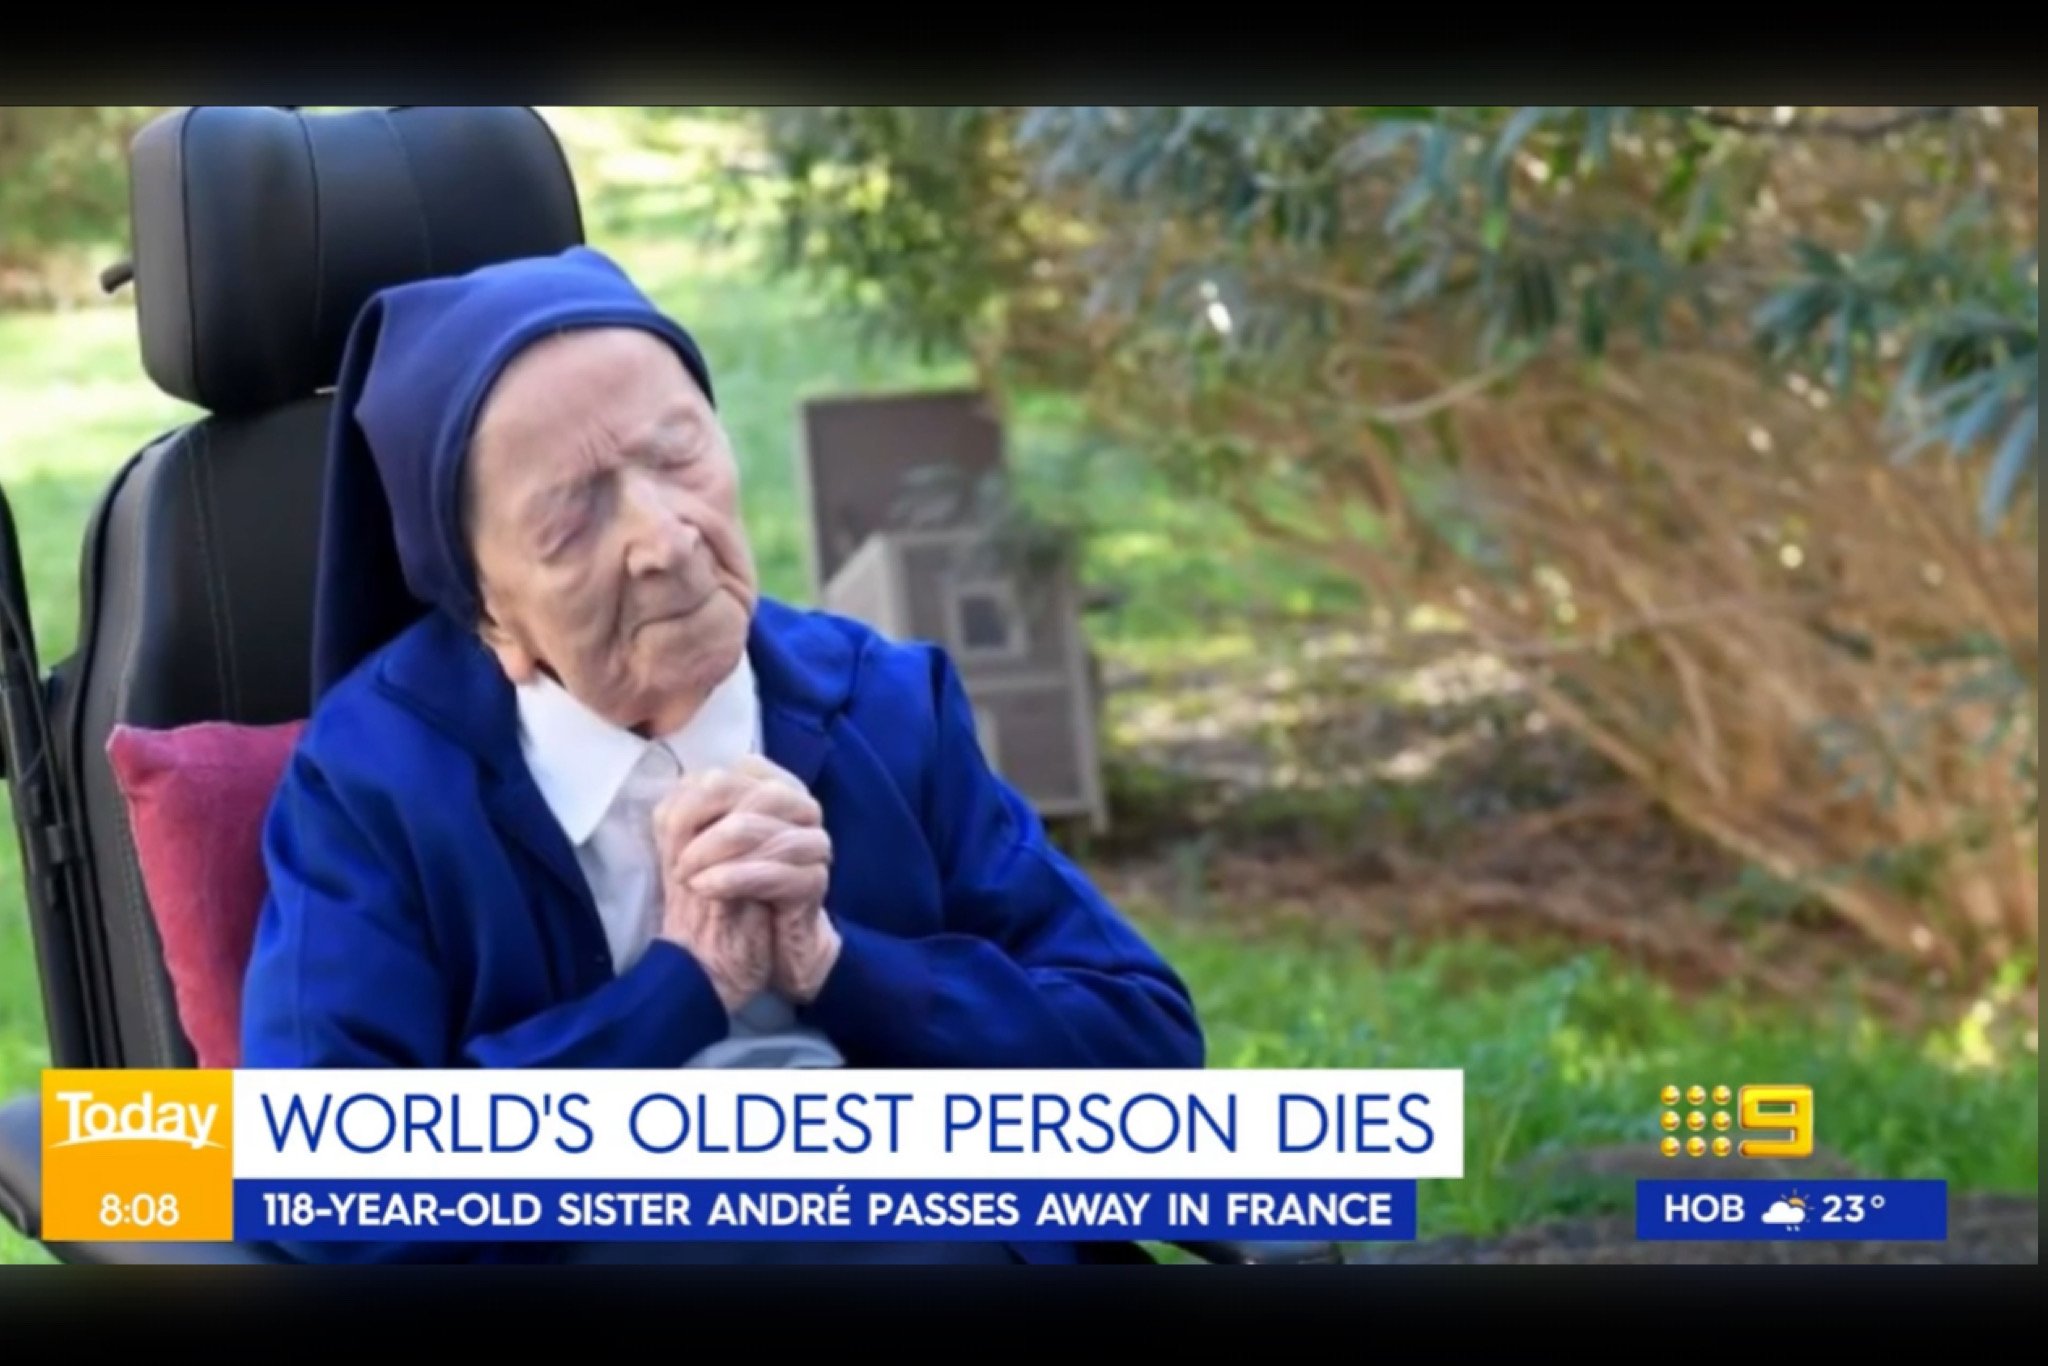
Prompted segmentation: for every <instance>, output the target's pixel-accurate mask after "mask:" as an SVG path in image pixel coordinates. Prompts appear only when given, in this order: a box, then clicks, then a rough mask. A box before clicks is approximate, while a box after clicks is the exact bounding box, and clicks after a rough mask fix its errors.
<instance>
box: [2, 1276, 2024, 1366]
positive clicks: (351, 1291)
mask: <svg viewBox="0 0 2048 1366" xmlns="http://www.w3.org/2000/svg"><path fill="white" fill-rule="evenodd" d="M2039 1304H2040V1269H2039V1267H2038V1265H2026V1266H1982V1267H1954V1266H1926V1265H1921V1266H1874V1267H1799V1266H1731V1267H1710V1266H1686V1267H1609V1266H1596V1267H1436V1266H1426V1267H1386V1266H1342V1267H1283V1266H1276V1267H1209V1268H1203V1267H1188V1266H1157V1267H1128V1268H1126V1267H1114V1268H1112V1267H1088V1268H1072V1267H1019V1268H1013V1269H997V1268H968V1267H955V1268H948V1267H837V1268H787V1269H777V1270H775V1271H773V1272H769V1271H763V1270H755V1269H739V1268H722V1267H703V1268H697V1267H693V1268H642V1267H616V1268H613V1267H573V1268H572V1267H522V1268H502V1269H484V1268H474V1267H448V1268H433V1267H428V1268H420V1267H415V1268H377V1269H374V1270H372V1269H366V1268H347V1269H335V1268H319V1269H314V1268H299V1267H282V1268H251V1269H242V1268H235V1269H221V1268H178V1267H168V1268H148V1269H135V1268H26V1267H25V1268H19V1269H9V1270H8V1271H7V1272H6V1273H5V1274H0V1343H4V1350H5V1351H6V1352H7V1353H8V1355H9V1356H10V1358H12V1357H13V1356H14V1353H15V1352H16V1351H17V1350H19V1349H25V1348H27V1347H28V1346H29V1344H30V1343H31V1342H33V1341H34V1340H35V1335H37V1334H41V1333H44V1332H50V1333H53V1334H55V1336H53V1337H52V1338H51V1339H50V1340H51V1342H52V1343H53V1345H54V1344H60V1343H61V1344H64V1345H68V1346H71V1347H80V1346H85V1345H88V1344H89V1345H91V1346H92V1347H93V1348H94V1351H93V1353H92V1355H93V1356H94V1357H95V1358H98V1357H99V1356H100V1355H101V1354H102V1352H101V1349H102V1348H107V1349H117V1348H118V1345H119V1342H120V1340H122V1339H123V1338H126V1337H127V1336H129V1335H130V1334H133V1335H135V1337H136V1341H138V1342H154V1343H156V1344H157V1346H158V1347H159V1348H161V1347H171V1346H177V1347H190V1348H195V1349H199V1350H219V1349H221V1348H228V1347H232V1346H235V1345H238V1344H239V1343H242V1342H252V1343H263V1344H267V1348H268V1350H269V1351H271V1352H275V1353H278V1354H279V1355H280V1357H281V1359H290V1358H291V1357H293V1356H294V1355H297V1354H299V1353H302V1352H303V1351H305V1350H306V1349H308V1348H309V1347H311V1346H313V1345H314V1344H316V1343H317V1344H320V1345H323V1346H325V1345H328V1344H330V1343H331V1344H332V1345H334V1346H336V1347H337V1348H339V1347H340V1345H341V1339H340V1336H339V1335H340V1334H343V1333H346V1332H348V1331H350V1330H353V1331H356V1332H359V1333H368V1334H369V1335H370V1338H369V1340H370V1341H372V1342H381V1343H382V1344H383V1346H384V1348H385V1349H386V1350H394V1349H399V1348H402V1347H408V1346H418V1345H420V1344H421V1341H422V1335H424V1334H425V1333H427V1332H429V1331H431V1332H432V1333H433V1334H435V1335H436V1336H439V1335H440V1334H443V1333H446V1334H448V1335H451V1336H455V1337H458V1338H459V1339H460V1345H461V1347H462V1349H463V1350H462V1351H461V1352H460V1353H458V1354H457V1355H458V1356H460V1357H461V1358H463V1359H474V1358H475V1353H476V1352H477V1351H479V1350H482V1349H485V1348H486V1347H487V1345H488V1344H489V1343H491V1342H492V1341H493V1340H504V1341H505V1342H506V1343H507V1345H509V1346H512V1347H524V1348H526V1349H528V1350H531V1349H532V1348H533V1347H534V1343H535V1341H536V1338H535V1336H534V1335H535V1334H536V1333H537V1332H538V1331H539V1330H543V1329H546V1330H561V1331H562V1332H563V1333H565V1334H567V1335H570V1336H571V1340H572V1341H573V1342H574V1343H575V1344H576V1345H575V1346H573V1347H571V1348H570V1349H569V1351H570V1352H571V1353H585V1352H589V1351H592V1350H608V1348H607V1347H605V1346H604V1344H610V1343H616V1344H618V1345H619V1346H624V1345H625V1344H626V1342H627V1341H629V1340H630V1339H638V1338H647V1339H649V1340H650V1342H649V1345H653V1344H657V1343H662V1342H666V1343H667V1344H668V1348H667V1350H668V1351H672V1352H674V1353H675V1354H676V1355H677V1356H679V1357H688V1356H692V1355H694V1356H697V1357H699V1358H700V1359H701V1357H702V1356H703V1353H704V1352H705V1351H706V1350H709V1344H710V1342H711V1341H712V1340H713V1339H715V1338H718V1337H721V1336H733V1337H737V1338H739V1339H741V1340H743V1341H744V1342H748V1343H751V1346H749V1347H747V1348H746V1350H748V1351H750V1352H760V1351H773V1352H775V1353H777V1354H785V1353H786V1352H789V1351H794V1350H801V1348H800V1347H799V1341H800V1338H801V1336H802V1335H803V1334H804V1333H805V1331H806V1330H809V1331H810V1332H813V1333H816V1334H817V1335H818V1336H819V1338H820V1339H821V1340H822V1341H823V1342H824V1343H825V1344H827V1350H829V1351H831V1352H832V1353H833V1354H834V1355H835V1356H836V1355H840V1354H843V1353H844V1352H845V1351H847V1350H848V1349H849V1348H850V1346H851V1345H852V1344H853V1343H854V1342H855V1341H858V1339H852V1338H849V1337H848V1334H849V1332H851V1331H853V1330H855V1329H857V1328H859V1327H861V1326H863V1325H865V1324H867V1323H872V1322H876V1321H877V1320H881V1321H893V1322H897V1323H901V1324H903V1325H905V1327H904V1329H903V1330H901V1331H900V1334H899V1335H898V1336H895V1337H891V1338H872V1339H869V1340H868V1344H869V1345H872V1346H874V1347H876V1348H877V1349H878V1350H884V1351H885V1352H886V1353H887V1354H888V1355H890V1356H892V1357H894V1356H896V1355H897V1354H898V1352H899V1351H900V1350H902V1349H907V1348H911V1347H917V1348H920V1349H922V1350H923V1351H924V1352H927V1353H936V1354H937V1355H938V1356H939V1357H940V1358H942V1359H957V1358H958V1357H960V1356H962V1355H965V1354H969V1353H971V1354H973V1355H977V1356H978V1355H983V1354H985V1353H986V1351H987V1349H988V1348H990V1347H992V1346H994V1345H996V1344H1001V1345H1002V1346H1003V1347H1005V1348H1009V1347H1012V1346H1015V1347H1017V1348H1018V1349H1019V1350H1024V1348H1023V1338H1024V1337H1025V1335H1027V1334H1029V1333H1031V1332H1032V1331H1033V1330H1036V1331H1037V1332H1038V1333H1040V1334H1042V1335H1045V1336H1047V1337H1049V1338H1050V1339H1051V1340H1052V1341H1053V1342H1055V1343H1058V1344H1062V1345H1063V1347H1064V1348H1065V1351H1064V1352H1063V1353H1062V1355H1071V1354H1072V1353H1074V1352H1079V1351H1084V1350H1086V1349H1089V1348H1090V1347H1100V1346H1101V1345H1103V1343H1104V1342H1105V1341H1106V1340H1107V1339H1108V1338H1109V1337H1110V1336H1111V1335H1112V1333H1114V1332H1117V1331H1118V1330H1121V1331H1124V1332H1132V1333H1135V1334H1137V1335H1138V1336H1140V1337H1141V1338H1143V1339H1145V1340H1146V1342H1147V1344H1148V1347H1147V1349H1146V1350H1147V1352H1148V1355H1152V1356H1153V1357H1154V1359H1157V1353H1158V1352H1160V1351H1162V1350H1167V1347H1166V1344H1167V1340H1168V1339H1169V1338H1171V1337H1172V1336H1173V1335H1174V1334H1175V1333H1177V1332H1182V1331H1186V1330H1189V1329H1193V1330H1197V1331H1201V1330H1207V1329H1211V1328H1214V1327H1218V1326H1221V1325H1223V1324H1227V1323H1234V1322H1245V1323H1248V1324H1251V1325H1253V1326H1255V1327H1257V1328H1258V1329H1259V1330H1260V1332H1261V1336H1262V1338H1263V1339H1264V1341H1265V1342H1266V1344H1267V1350H1266V1351H1264V1352H1262V1353H1260V1354H1259V1355H1261V1356H1265V1357H1270V1356H1272V1355H1273V1354H1274V1353H1275V1352H1276V1351H1277V1352H1292V1351H1297V1350H1299V1347H1301V1346H1305V1345H1306V1343H1305V1341H1304V1340H1303V1339H1302V1338H1301V1337H1300V1336H1299V1333H1300V1331H1301V1329H1302V1328H1303V1327H1304V1326H1305V1325H1306V1324H1307V1323H1308V1322H1309V1321H1311V1320H1325V1321H1327V1323H1328V1324H1329V1326H1330V1327H1331V1328H1332V1329H1333V1330H1334V1331H1335V1332H1336V1333H1337V1334H1338V1336H1339V1338H1340V1341H1341V1344H1342V1347H1343V1351H1342V1355H1346V1356H1353V1355H1358V1354H1365V1355H1368V1356H1375V1355H1383V1354H1384V1352H1383V1350H1382V1349H1383V1348H1384V1345H1385V1343H1386V1342H1387V1341H1388V1338H1387V1336H1386V1335H1387V1334H1388V1333H1390V1332H1391V1331H1393V1330H1396V1329H1398V1328H1406V1327H1410V1326H1413V1327H1414V1328H1416V1329H1417V1330H1419V1331H1420V1333H1421V1334H1422V1340H1423V1341H1425V1342H1427V1343H1429V1344H1430V1345H1432V1346H1433V1347H1437V1348H1449V1347H1452V1346H1454V1345H1455V1344H1457V1343H1458V1342H1460V1341H1463V1340H1470V1337H1471V1335H1473V1334H1483V1335H1485V1336H1486V1337H1488V1338H1492V1337H1493V1336H1494V1335H1495V1334H1497V1333H1500V1332H1502V1331H1505V1332H1508V1333H1511V1334H1512V1333H1514V1332H1518V1331H1522V1330H1525V1329H1527V1328H1529V1327H1532V1326H1535V1325H1538V1324H1544V1325H1548V1324H1558V1325H1560V1326H1561V1325H1563V1324H1565V1323H1572V1324H1573V1327H1574V1328H1575V1329H1576V1330H1577V1331H1576V1332H1575V1335H1574V1337H1573V1338H1571V1339H1568V1340H1566V1339H1551V1340H1548V1343H1547V1348H1546V1345H1545V1341H1544V1340H1530V1339H1521V1340H1517V1339H1514V1338H1512V1337H1510V1338H1508V1339H1506V1340H1505V1341H1504V1342H1503V1344H1502V1345H1503V1346H1505V1347H1507V1348H1508V1349H1509V1351H1510V1353H1511V1354H1512V1356H1514V1357H1517V1358H1520V1357H1522V1356H1523V1354H1524V1353H1526V1352H1529V1351H1532V1350H1533V1351H1535V1352H1537V1353H1538V1355H1539V1356H1540V1355H1541V1354H1542V1353H1543V1352H1544V1351H1545V1350H1553V1349H1561V1350H1563V1351H1566V1352H1569V1353H1572V1354H1574V1355H1576V1354H1578V1353H1580V1352H1583V1351H1585V1350H1587V1349H1597V1348H1600V1347H1611V1348H1618V1349H1620V1350H1621V1351H1622V1352H1624V1353H1626V1354H1627V1356H1628V1358H1629V1359H1632V1360H1644V1359H1646V1358H1647V1359H1660V1358H1661V1355H1662V1353H1661V1350H1660V1349H1662V1348H1665V1347H1669V1346H1675V1345H1678V1344H1683V1343H1699V1344H1701V1345H1703V1346H1704V1345H1709V1344H1719V1345H1721V1346H1723V1348H1724V1349H1725V1350H1731V1351H1740V1352H1743V1353H1746V1354H1753V1353H1755V1352H1757V1351H1760V1350H1761V1351H1767V1352H1768V1353H1769V1354H1770V1355H1772V1356H1773V1357H1776V1358H1778V1359H1783V1352H1784V1351H1785V1350H1786V1349H1787V1348H1788V1347H1789V1346H1790V1345H1792V1344H1793V1343H1794V1342H1795V1341H1798V1340H1801V1339H1805V1340H1810V1341H1812V1342H1813V1343H1814V1344H1815V1345H1816V1346H1822V1347H1827V1348H1829V1349H1831V1350H1832V1351H1840V1352H1852V1351H1854V1350H1855V1349H1856V1348H1857V1347H1859V1346H1862V1345H1863V1344H1864V1343H1870V1344H1872V1345H1873V1346H1886V1347H1896V1346H1898V1345H1900V1344H1901V1342H1902V1334H1903V1333H1905V1332H1907V1331H1910V1329H1911V1328H1913V1327H1916V1326H1919V1325H1921V1324H1924V1325H1926V1327H1927V1328H1928V1329H1930V1330H1932V1331H1933V1332H1935V1333H1938V1334H1940V1336H1941V1339H1942V1340H1943V1341H1945V1342H1947V1343H1949V1344H1950V1345H1951V1346H1953V1347H1967V1348H1975V1349H1977V1350H1979V1351H1982V1352H1985V1353H1990V1352H1992V1351H1995V1350H1998V1347H1999V1346H2000V1345H2001V1344H2000V1343H1999V1339H2000V1337H2001V1336H2002V1335H2003V1333H2004V1331H2005V1330H2006V1329H2007V1328H2008V1327H2011V1328H2013V1329H2015V1330H2022V1329H2023V1330H2025V1332H2026V1333H2027V1335H2028V1336H2029V1337H2032V1336H2034V1335H2035V1332H2036V1325H2037V1321H2038V1318H2039ZM1083 1315H1086V1316H1088V1317H1089V1318H1090V1319H1102V1318H1107V1320H1108V1321H1109V1322H1108V1326H1107V1327H1105V1326H1104V1325H1103V1324H1102V1323H1100V1322H1097V1323H1091V1324H1089V1325H1087V1326H1086V1327H1085V1328H1084V1327H1083V1325H1082V1324H1081V1316H1083ZM308 1329H315V1330H317V1332H318V1334H319V1336H317V1337H309V1336H303V1334H305V1332H306V1330H308ZM553 1335H554V1334H553V1332H552V1331H551V1332H550V1336H551V1337H552V1336H553ZM628 1335H630V1339H629V1337H628ZM1204 1341H1205V1342H1206V1343H1207V1344H1208V1345H1207V1346H1206V1347H1205V1349H1204V1351H1203V1356H1204V1357H1205V1358H1206V1359H1214V1357H1215V1355H1216V1350H1215V1349H1216V1345H1217V1343H1216V1340H1215V1339H1213V1338H1211V1339H1205V1340H1204ZM1375 1344H1378V1346H1377V1347H1376V1346H1375ZM632 1350H634V1351H640V1350H644V1348H641V1347H635V1348H633V1349H632ZM19 1359H20V1360H23V1361H28V1360H34V1359H36V1358H33V1357H31V1356H29V1355H27V1354H26V1352H25V1351H24V1353H23V1355H21V1356H20V1358H19ZM1529 1359H1535V1358H1529Z"/></svg>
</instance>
